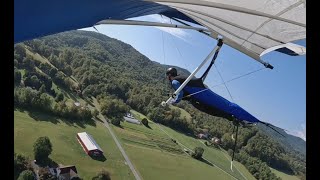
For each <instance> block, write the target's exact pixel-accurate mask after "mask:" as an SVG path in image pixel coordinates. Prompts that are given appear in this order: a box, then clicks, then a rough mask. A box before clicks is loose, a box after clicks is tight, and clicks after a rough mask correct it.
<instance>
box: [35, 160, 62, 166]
mask: <svg viewBox="0 0 320 180" xmlns="http://www.w3.org/2000/svg"><path fill="white" fill-rule="evenodd" d="M36 164H37V165H38V166H40V167H47V166H49V167H50V168H57V167H59V165H58V163H56V162H55V161H54V160H52V159H51V158H47V159H43V160H38V161H37V162H36Z"/></svg>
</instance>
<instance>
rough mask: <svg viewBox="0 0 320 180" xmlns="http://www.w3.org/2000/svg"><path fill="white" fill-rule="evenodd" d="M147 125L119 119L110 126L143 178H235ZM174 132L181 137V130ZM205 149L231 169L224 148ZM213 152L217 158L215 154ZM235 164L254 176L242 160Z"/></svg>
mask: <svg viewBox="0 0 320 180" xmlns="http://www.w3.org/2000/svg"><path fill="white" fill-rule="evenodd" d="M131 113H132V114H133V115H134V116H135V117H137V115H138V116H139V117H137V119H140V118H143V116H142V115H141V114H139V113H137V112H136V111H131ZM149 126H150V128H147V127H145V126H144V125H136V124H132V123H128V122H123V123H121V128H119V127H115V126H112V128H113V130H114V132H115V133H116V134H117V136H118V139H119V140H120V141H121V143H122V144H123V147H124V149H125V151H126V152H127V154H128V156H129V158H130V159H131V161H132V163H133V164H134V166H135V167H136V168H137V170H138V171H139V173H140V174H141V176H142V178H144V179H235V178H233V177H232V176H230V175H229V174H227V173H226V172H224V171H222V170H221V169H219V168H217V167H215V166H211V165H209V164H208V163H205V162H201V161H199V160H195V159H193V158H192V157H190V156H189V155H188V154H186V153H185V152H184V151H183V148H182V147H181V146H179V145H177V144H176V143H174V142H173V141H172V140H171V138H170V137H169V136H168V135H167V134H166V133H165V132H163V131H162V130H161V129H160V128H159V127H158V125H157V124H155V123H153V122H149ZM168 129H169V128H168ZM172 131H173V130H172ZM174 132H175V131H174ZM175 133H176V134H179V135H180V136H181V137H183V135H181V134H180V133H178V132H175ZM184 139H186V141H189V140H188V138H187V137H184ZM193 140H194V141H195V143H196V144H197V145H200V146H201V144H202V143H201V142H199V141H198V140H196V139H193ZM192 142H193V141H192ZM207 151H208V150H207ZM206 153H207V154H206V156H213V157H211V159H213V160H215V161H217V162H218V163H219V164H227V167H225V169H224V170H225V171H227V172H228V170H229V171H230V172H231V170H230V161H228V160H227V159H226V157H225V156H224V155H223V152H221V151H216V152H215V151H214V154H209V153H208V152H206ZM216 156H217V157H218V158H216ZM218 163H217V164H218ZM236 166H237V167H240V168H238V169H240V170H244V171H245V172H243V174H244V175H245V176H247V179H254V178H253V177H252V176H251V175H250V173H249V172H248V171H247V170H246V169H245V168H244V167H243V166H242V165H241V164H236ZM230 174H232V175H234V176H235V177H236V178H238V179H245V178H243V177H242V176H241V175H240V174H239V173H237V172H235V173H233V172H231V173H230Z"/></svg>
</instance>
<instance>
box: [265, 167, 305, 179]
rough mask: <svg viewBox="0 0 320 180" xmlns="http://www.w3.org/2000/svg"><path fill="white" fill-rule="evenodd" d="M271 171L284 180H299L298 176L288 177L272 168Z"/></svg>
mask: <svg viewBox="0 0 320 180" xmlns="http://www.w3.org/2000/svg"><path fill="white" fill-rule="evenodd" d="M270 169H271V171H272V172H273V173H274V174H275V175H277V176H278V177H280V178H281V179H282V180H299V178H298V177H297V176H293V175H288V174H285V173H283V172H280V171H278V170H276V169H273V168H270Z"/></svg>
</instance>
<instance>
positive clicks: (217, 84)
mask: <svg viewBox="0 0 320 180" xmlns="http://www.w3.org/2000/svg"><path fill="white" fill-rule="evenodd" d="M263 69H267V68H266V67H263V68H260V69H257V70H254V71H251V72H248V73H246V74H243V75H240V76H237V77H235V78H232V79H230V80H228V81H226V82H225V83H229V82H231V81H234V80H237V79H239V78H242V77H245V76H248V75H250V74H253V73H256V72H258V71H261V70H263ZM223 84H224V83H220V84H217V85H214V86H212V87H217V86H220V85H223Z"/></svg>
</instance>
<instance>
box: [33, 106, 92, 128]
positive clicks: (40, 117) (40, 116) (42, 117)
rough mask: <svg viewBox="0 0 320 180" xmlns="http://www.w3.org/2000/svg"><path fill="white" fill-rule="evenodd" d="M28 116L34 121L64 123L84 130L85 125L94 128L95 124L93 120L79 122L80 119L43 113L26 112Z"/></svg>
mask: <svg viewBox="0 0 320 180" xmlns="http://www.w3.org/2000/svg"><path fill="white" fill-rule="evenodd" d="M27 113H28V115H29V116H30V117H32V118H33V119H35V120H36V121H47V122H51V123H53V124H57V123H59V120H61V121H62V122H64V123H66V124H67V125H68V126H73V127H76V126H79V127H81V128H85V125H90V126H93V127H96V122H95V121H94V120H93V119H87V120H80V119H71V118H60V117H57V116H55V115H52V114H48V113H47V114H46V113H44V112H39V111H33V110H28V111H27Z"/></svg>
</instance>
